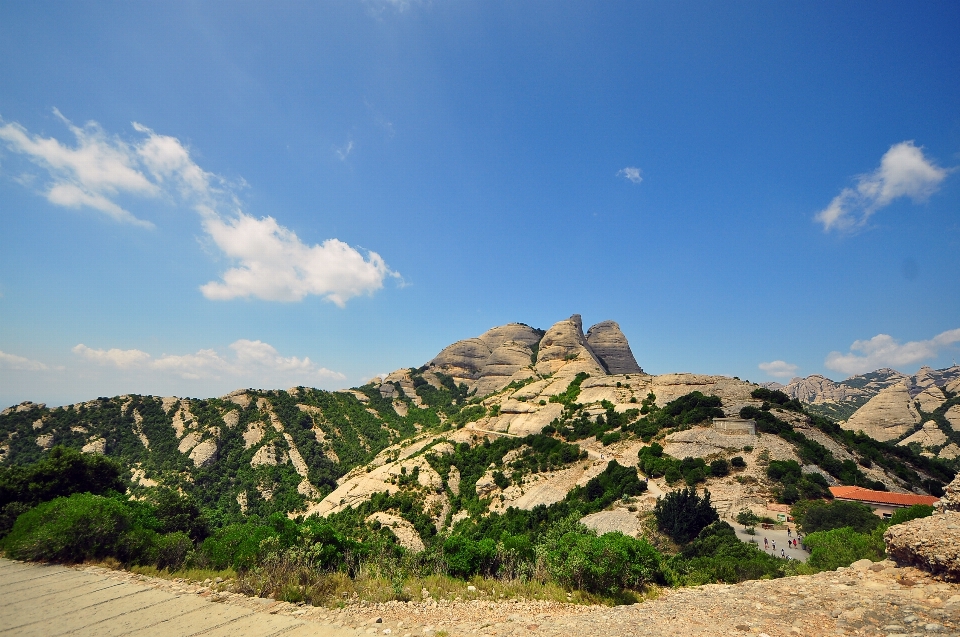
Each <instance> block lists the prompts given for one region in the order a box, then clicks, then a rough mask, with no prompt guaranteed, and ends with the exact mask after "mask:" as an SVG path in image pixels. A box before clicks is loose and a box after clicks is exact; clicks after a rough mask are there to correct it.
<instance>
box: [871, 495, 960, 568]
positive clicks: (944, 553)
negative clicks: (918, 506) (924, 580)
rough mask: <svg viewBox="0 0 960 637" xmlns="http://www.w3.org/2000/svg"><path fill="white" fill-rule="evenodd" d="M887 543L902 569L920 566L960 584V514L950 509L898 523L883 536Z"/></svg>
mask: <svg viewBox="0 0 960 637" xmlns="http://www.w3.org/2000/svg"><path fill="white" fill-rule="evenodd" d="M955 482H956V481H955ZM883 541H884V542H885V543H886V545H887V555H889V556H890V557H891V558H893V559H894V560H895V561H896V562H897V564H899V565H900V566H905V565H911V566H916V567H917V568H921V569H923V570H925V571H928V572H930V573H933V574H934V575H938V576H940V577H942V578H944V579H946V580H952V581H955V582H956V581H960V512H957V511H953V510H946V511H944V512H942V513H935V514H933V515H932V516H930V517H926V518H919V519H917V520H910V521H909V522H905V523H903V524H896V525H894V526H891V527H890V528H889V529H887V531H886V533H884V534H883Z"/></svg>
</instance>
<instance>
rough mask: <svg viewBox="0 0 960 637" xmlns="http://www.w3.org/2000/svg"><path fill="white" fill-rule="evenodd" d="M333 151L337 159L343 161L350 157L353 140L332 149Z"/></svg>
mask: <svg viewBox="0 0 960 637" xmlns="http://www.w3.org/2000/svg"><path fill="white" fill-rule="evenodd" d="M334 150H335V151H336V153H337V157H339V158H340V161H343V160H345V159H346V158H347V157H348V156H349V155H350V152H351V151H352V150H353V140H352V139H351V140H350V141H348V142H347V143H346V144H344V145H343V146H341V147H340V148H334Z"/></svg>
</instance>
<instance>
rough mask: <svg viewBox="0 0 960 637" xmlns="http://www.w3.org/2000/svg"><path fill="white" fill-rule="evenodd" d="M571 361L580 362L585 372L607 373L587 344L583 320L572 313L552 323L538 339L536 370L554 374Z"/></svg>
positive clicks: (541, 372)
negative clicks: (562, 319)
mask: <svg viewBox="0 0 960 637" xmlns="http://www.w3.org/2000/svg"><path fill="white" fill-rule="evenodd" d="M572 361H577V362H579V363H581V364H582V365H583V366H584V371H587V373H593V374H606V373H607V372H606V370H605V369H604V368H603V365H601V364H600V361H599V360H598V359H597V357H596V355H594V353H593V350H591V349H590V347H589V346H588V345H587V339H586V337H585V336H584V335H583V321H582V320H581V319H580V315H579V314H574V315H573V316H571V317H570V318H568V319H567V320H565V321H560V322H558V323H554V324H553V326H551V327H550V329H548V330H547V332H546V334H544V335H543V338H542V339H540V351H539V352H538V353H537V365H536V367H537V372H538V373H540V374H554V373H556V372H557V371H559V370H560V369H561V368H562V367H564V366H565V365H566V364H567V363H569V362H572ZM590 370H592V371H590Z"/></svg>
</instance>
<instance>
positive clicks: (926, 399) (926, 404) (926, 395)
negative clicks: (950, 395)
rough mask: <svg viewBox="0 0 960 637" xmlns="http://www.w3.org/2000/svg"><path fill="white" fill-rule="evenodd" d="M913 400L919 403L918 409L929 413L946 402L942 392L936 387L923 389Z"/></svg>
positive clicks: (931, 386)
mask: <svg viewBox="0 0 960 637" xmlns="http://www.w3.org/2000/svg"><path fill="white" fill-rule="evenodd" d="M914 400H915V401H916V402H918V403H920V409H922V410H923V411H925V412H927V413H930V412H932V411H934V410H936V408H937V407H939V406H940V405H942V404H943V403H944V402H946V400H947V397H946V396H945V395H944V394H943V390H942V389H940V388H939V387H937V386H936V385H930V386H929V387H927V388H925V389H924V390H923V391H922V392H920V393H919V394H917V396H916V398H914Z"/></svg>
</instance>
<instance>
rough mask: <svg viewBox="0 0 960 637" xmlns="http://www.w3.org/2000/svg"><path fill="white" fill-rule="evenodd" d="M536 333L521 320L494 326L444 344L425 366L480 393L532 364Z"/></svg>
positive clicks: (485, 392)
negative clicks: (450, 343) (460, 339)
mask: <svg viewBox="0 0 960 637" xmlns="http://www.w3.org/2000/svg"><path fill="white" fill-rule="evenodd" d="M540 336H541V332H540V331H538V330H535V329H534V328H532V327H530V326H529V325H523V324H522V323H510V324H509V325H502V326H500V327H495V328H493V329H490V330H487V331H486V332H484V333H483V334H481V335H480V336H478V337H477V338H468V339H465V340H462V341H457V342H456V343H454V344H452V345H449V346H447V347H445V348H444V349H443V350H442V351H441V352H440V353H439V354H437V356H436V357H435V358H434V359H433V360H431V361H430V362H429V363H427V369H429V370H430V371H434V372H441V373H444V374H446V375H448V376H451V377H453V380H454V382H456V383H457V384H459V383H464V384H466V385H467V387H468V388H470V389H471V390H474V389H475V390H477V392H478V393H479V394H480V395H484V394H487V393H490V392H491V391H496V390H498V389H500V388H502V387H503V386H505V385H507V384H508V383H509V382H510V378H511V377H512V376H513V375H514V374H515V373H516V372H517V371H518V370H520V369H521V368H523V367H527V366H529V365H530V364H532V362H533V360H532V359H533V347H534V346H535V345H536V344H537V343H538V342H539V341H540ZM388 379H389V377H388ZM478 381H479V382H478ZM478 385H483V386H482V387H479V386H478ZM411 389H412V387H411ZM405 391H406V390H405Z"/></svg>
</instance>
